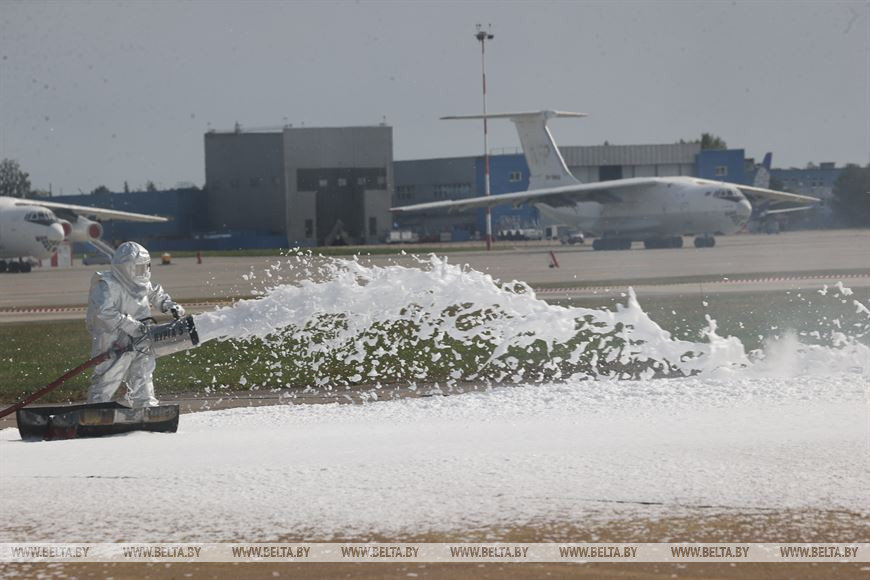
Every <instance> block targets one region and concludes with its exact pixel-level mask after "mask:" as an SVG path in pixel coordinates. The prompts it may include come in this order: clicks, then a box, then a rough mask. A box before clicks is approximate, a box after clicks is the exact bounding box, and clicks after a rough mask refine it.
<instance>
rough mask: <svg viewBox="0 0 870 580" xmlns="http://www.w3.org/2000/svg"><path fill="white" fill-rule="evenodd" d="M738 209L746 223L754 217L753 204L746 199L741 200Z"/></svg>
mask: <svg viewBox="0 0 870 580" xmlns="http://www.w3.org/2000/svg"><path fill="white" fill-rule="evenodd" d="M738 208H739V209H738V210H737V213H738V214H739V215H740V217H742V218H743V219H744V221H749V218H750V217H752V204H751V203H749V201H748V200H746V199H741V200H740V203H739V204H738Z"/></svg>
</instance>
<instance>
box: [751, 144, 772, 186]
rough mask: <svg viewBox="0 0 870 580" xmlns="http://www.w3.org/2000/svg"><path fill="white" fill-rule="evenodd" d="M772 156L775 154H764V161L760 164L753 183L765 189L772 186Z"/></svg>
mask: <svg viewBox="0 0 870 580" xmlns="http://www.w3.org/2000/svg"><path fill="white" fill-rule="evenodd" d="M772 158H773V154H772V153H770V152H768V153H766V154H765V155H764V161H762V162H761V165H759V166H758V169H757V170H756V172H755V179H754V180H753V181H752V185H754V186H755V187H763V188H764V189H767V188H768V187H770V162H771V159H772Z"/></svg>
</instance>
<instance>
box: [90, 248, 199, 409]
mask: <svg viewBox="0 0 870 580" xmlns="http://www.w3.org/2000/svg"><path fill="white" fill-rule="evenodd" d="M151 306H154V307H155V308H158V309H160V311H161V312H169V311H170V310H175V312H177V314H178V316H183V315H184V309H183V308H182V307H181V306H179V305H178V304H176V303H175V302H173V301H172V298H170V296H169V294H167V293H166V292H164V290H163V288H162V287H161V286H160V285H159V284H152V283H151V256H150V255H149V254H148V250H146V249H145V248H143V247H142V246H140V245H139V244H137V243H135V242H124V243H123V244H121V245H120V246H118V249H117V250H115V254H114V255H113V256H112V269H111V270H108V271H105V272H97V273H95V274H94V276H93V278H92V279H91V290H90V294H89V296H88V313H87V318H86V324H87V328H88V332H89V333H90V334H91V356H97V355H99V354H101V353H103V352H106V351H107V350H109V349H110V348H112V347H113V346H119V345H126V344H129V342H130V341H134V340H135V339H137V338H141V337H142V336H143V335H144V334H146V333H147V330H146V326H145V324H144V323H143V322H141V320H142V319H145V318H147V317H149V316H151ZM154 367H155V359H154V355H153V354H152V353H151V349H150V348H149V347H148V343H147V341H145V342H142V343H140V344H139V345H138V346H136V347H134V350H133V351H130V352H125V353H124V354H122V355H120V356H117V357H113V358H110V359H108V360H106V361H104V362H103V363H101V364H99V365H97V366H96V367H95V368H94V372H93V375H92V376H91V387H90V390H89V391H88V402H89V403H100V402H105V401H110V400H111V399H112V395H114V393H115V391H116V390H117V389H118V387H119V386H120V385H121V381H124V382H126V383H127V397H128V399H129V402H130V404H131V405H132V406H134V407H149V406H154V405H157V404H158V401H157V399H156V398H155V397H154V383H153V382H152V380H151V375H152V374H153V373H154Z"/></svg>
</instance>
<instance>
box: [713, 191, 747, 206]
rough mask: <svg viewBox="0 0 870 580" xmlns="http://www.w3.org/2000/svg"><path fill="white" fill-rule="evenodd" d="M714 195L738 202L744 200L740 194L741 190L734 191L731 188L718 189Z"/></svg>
mask: <svg viewBox="0 0 870 580" xmlns="http://www.w3.org/2000/svg"><path fill="white" fill-rule="evenodd" d="M713 197H718V198H719V199H724V200H727V201H733V202H736V203H739V202H741V201H743V196H742V195H740V192H737V191H732V190H730V189H717V190H716V191H714V192H713Z"/></svg>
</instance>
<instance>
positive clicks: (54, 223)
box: [0, 197, 168, 272]
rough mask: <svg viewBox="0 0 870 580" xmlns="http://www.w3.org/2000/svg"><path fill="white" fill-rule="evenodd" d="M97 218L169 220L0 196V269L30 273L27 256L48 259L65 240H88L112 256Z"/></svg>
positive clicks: (145, 220) (153, 216) (110, 210)
mask: <svg viewBox="0 0 870 580" xmlns="http://www.w3.org/2000/svg"><path fill="white" fill-rule="evenodd" d="M86 216H87V217H86ZM89 218H93V219H89ZM97 219H108V220H126V221H137V222H155V223H157V222H165V221H168V220H167V218H165V217H160V216H155V215H146V214H141V213H131V212H127V211H118V210H113V209H103V208H99V207H87V206H83V205H72V204H68V203H58V202H54V201H45V200H43V199H21V198H16V197H0V272H30V270H31V263H30V262H29V261H28V260H26V258H36V259H38V260H42V259H48V258H50V257H51V255H52V254H54V252H55V251H56V250H57V248H58V246H60V244H61V243H62V242H64V241H71V242H88V243H90V244H91V245H92V246H94V247H95V248H97V249H98V250H100V251H101V252H103V253H105V254H108V255H109V256H111V254H112V252H113V251H114V250H113V248H112V247H111V246H109V245H108V244H106V243H105V242H104V241H103V240H102V235H103V226H102V225H101V224H100V222H99V221H95V220H97Z"/></svg>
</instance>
